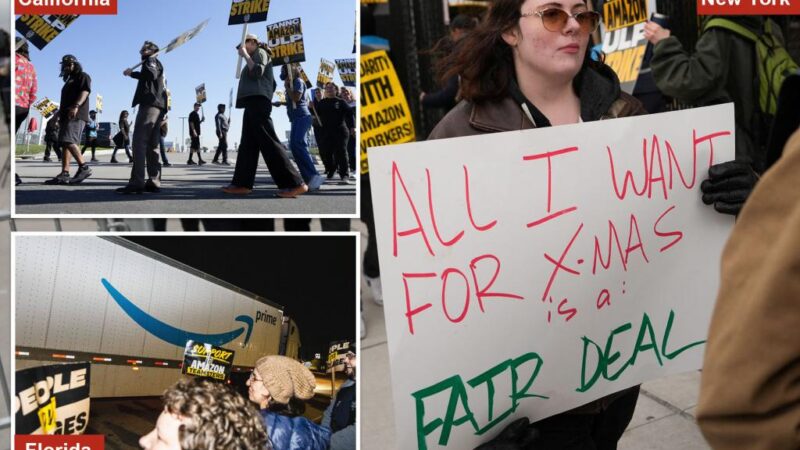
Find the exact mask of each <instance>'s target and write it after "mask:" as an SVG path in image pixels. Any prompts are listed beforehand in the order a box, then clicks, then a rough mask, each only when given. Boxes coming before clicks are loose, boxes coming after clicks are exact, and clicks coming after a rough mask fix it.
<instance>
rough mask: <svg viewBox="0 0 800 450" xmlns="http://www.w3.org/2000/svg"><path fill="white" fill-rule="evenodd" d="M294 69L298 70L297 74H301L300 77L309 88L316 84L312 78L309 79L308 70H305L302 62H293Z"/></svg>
mask: <svg viewBox="0 0 800 450" xmlns="http://www.w3.org/2000/svg"><path fill="white" fill-rule="evenodd" d="M292 70H294V71H296V72H297V74H298V75H299V76H300V79H301V80H303V83H305V85H306V87H307V88H311V87H313V86H314V85H313V84H311V80H309V79H308V75H306V71H305V70H303V66H301V65H300V63H294V64H292Z"/></svg>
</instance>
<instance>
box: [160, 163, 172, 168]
mask: <svg viewBox="0 0 800 450" xmlns="http://www.w3.org/2000/svg"><path fill="white" fill-rule="evenodd" d="M161 166H162V167H172V164H170V163H168V162H165V163H164V164H162V165H161Z"/></svg>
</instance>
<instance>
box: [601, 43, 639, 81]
mask: <svg viewBox="0 0 800 450" xmlns="http://www.w3.org/2000/svg"><path fill="white" fill-rule="evenodd" d="M644 49H645V46H644V45H639V46H637V47H633V48H629V49H627V50H620V51H616V52H614V53H609V54H607V55H606V61H605V62H606V64H608V65H609V66H610V67H611V68H612V69H613V70H614V72H616V74H617V77H619V81H620V83H628V82H632V81H636V78H638V77H639V69H640V68H641V66H642V58H643V57H644Z"/></svg>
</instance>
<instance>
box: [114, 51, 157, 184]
mask: <svg viewBox="0 0 800 450" xmlns="http://www.w3.org/2000/svg"><path fill="white" fill-rule="evenodd" d="M157 52H158V46H157V45H156V44H154V43H152V42H150V41H144V44H142V48H141V49H140V50H139V55H140V56H141V57H142V70H141V71H137V72H134V71H132V70H131V69H125V71H124V72H123V74H124V75H125V76H129V77H131V78H133V79H136V80H138V83H137V84H136V92H135V93H134V94H133V102H132V103H131V106H133V107H136V106H137V105H138V106H139V112H137V113H136V124H135V125H134V127H133V167H132V168H131V177H130V179H129V180H128V184H127V185H126V186H124V187H121V188H118V189H117V193H118V194H141V193H142V192H144V191H147V192H159V191H160V190H161V164H160V163H159V152H158V141H159V138H160V137H161V119H162V118H163V117H164V114H165V113H166V110H167V95H166V91H165V85H164V66H162V65H161V61H159V60H158V58H156V56H155V53H157ZM145 169H146V171H147V181H145Z"/></svg>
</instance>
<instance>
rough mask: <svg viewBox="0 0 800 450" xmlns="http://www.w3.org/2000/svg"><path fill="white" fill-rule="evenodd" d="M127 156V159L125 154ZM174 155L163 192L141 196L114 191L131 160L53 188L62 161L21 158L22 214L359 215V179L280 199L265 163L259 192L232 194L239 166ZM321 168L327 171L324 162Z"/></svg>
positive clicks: (101, 155) (102, 155)
mask: <svg viewBox="0 0 800 450" xmlns="http://www.w3.org/2000/svg"><path fill="white" fill-rule="evenodd" d="M109 152H110V151H104V152H98V159H100V160H101V161H108V160H109V159H110V155H109V154H107V153H109ZM87 156H88V153H87ZM117 156H120V155H119V154H118V155H117ZM122 156H123V159H124V157H125V155H124V153H123V155H122ZM212 156H213V155H209V154H206V155H205V158H207V159H211V157H212ZM168 157H169V158H170V162H172V163H173V166H172V167H165V168H163V173H162V180H163V184H162V192H160V193H158V194H141V195H119V194H116V193H115V192H114V189H115V188H117V187H121V186H124V185H125V183H126V182H127V180H128V178H129V176H130V167H131V166H130V165H129V164H111V163H108V162H99V163H93V165H92V170H93V172H94V174H93V175H92V177H90V178H89V179H87V180H86V181H84V182H83V183H81V184H79V185H74V186H50V185H45V184H43V183H44V181H45V180H47V179H49V178H52V177H54V176H55V175H56V174H58V172H59V165H58V163H56V162H52V163H46V162H43V161H41V155H39V156H38V157H37V158H35V159H26V160H17V161H16V172H17V173H18V174H19V175H20V177H22V179H23V181H24V183H23V184H21V185H19V186H17V187H16V213H17V214H48V215H51V214H209V215H210V214H224V215H233V214H274V215H286V214H298V215H316V214H352V215H354V214H355V212H356V183H355V182H351V184H349V185H340V184H339V183H338V181H339V180H338V177H335V178H334V179H333V180H330V181H329V182H327V183H326V184H324V185H323V186H322V188H321V189H320V190H319V191H317V192H311V193H308V194H305V195H303V196H301V197H299V198H296V199H281V198H275V197H274V195H275V193H276V192H277V187H276V186H275V184H274V183H273V181H272V178H271V177H270V176H269V172H268V171H267V168H266V166H265V165H264V164H263V162H260V164H259V168H258V172H257V175H256V189H255V190H254V191H253V193H252V194H250V195H248V196H230V195H227V194H225V193H223V192H222V191H221V190H220V188H221V187H223V186H225V185H227V184H228V183H229V182H230V180H231V178H232V177H233V170H234V166H233V165H231V166H222V165H215V164H210V163H209V164H206V165H204V166H188V165H186V159H187V157H188V154H187V153H182V154H175V153H173V154H169V155H168ZM229 157H230V160H231V162H232V163H233V161H234V160H235V158H236V153H235V152H231V153H230V154H229ZM74 167H75V166H74V165H73V169H72V173H73V174H74V172H75V169H74ZM317 168H318V170H322V167H321V166H318V167H317Z"/></svg>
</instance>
